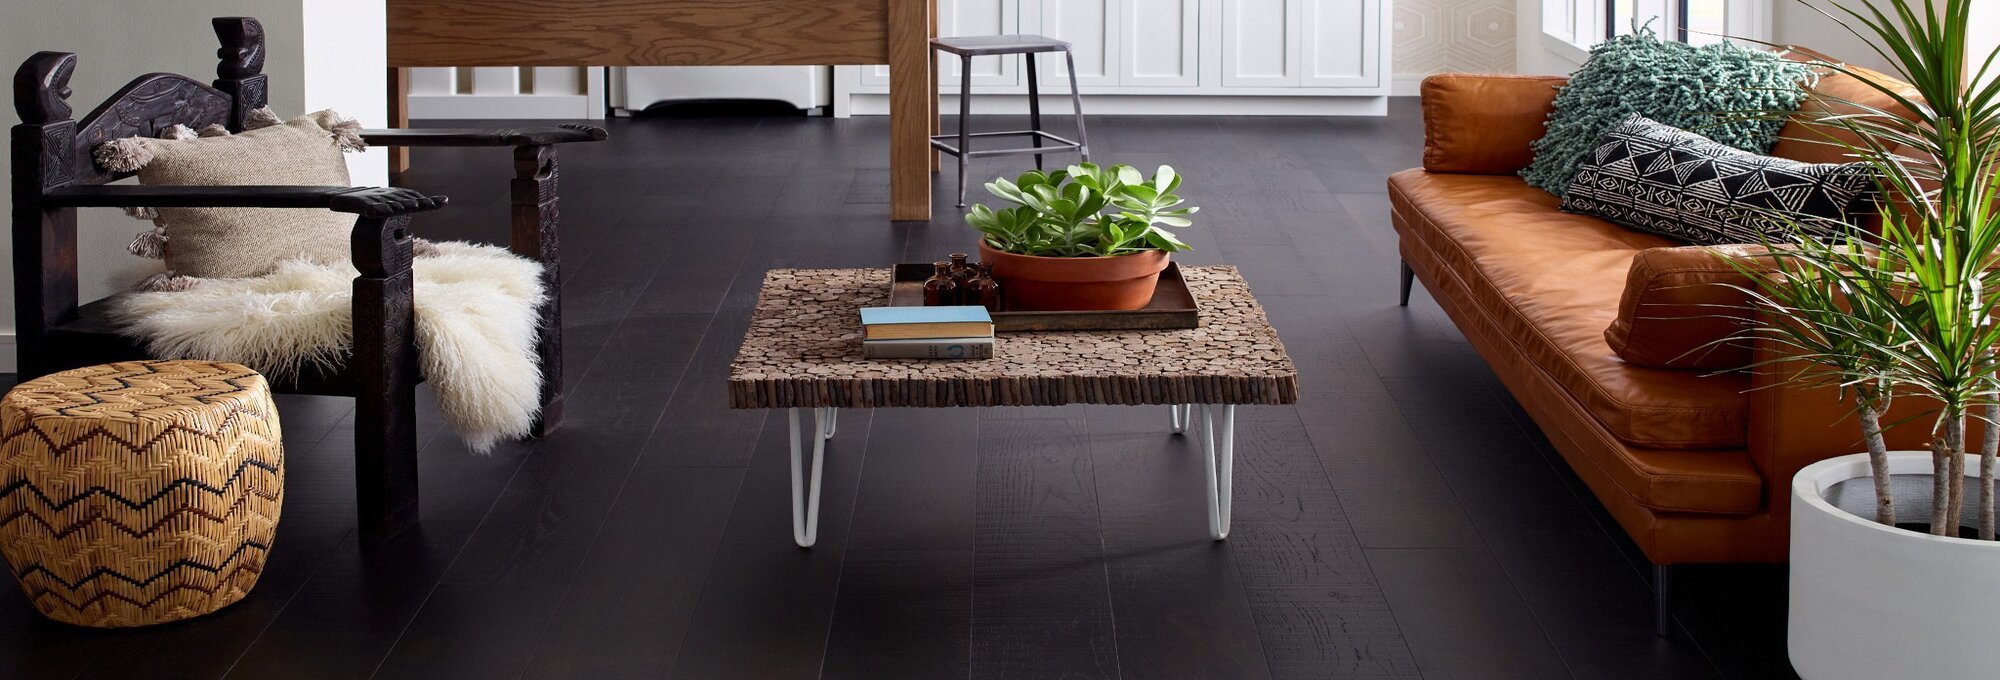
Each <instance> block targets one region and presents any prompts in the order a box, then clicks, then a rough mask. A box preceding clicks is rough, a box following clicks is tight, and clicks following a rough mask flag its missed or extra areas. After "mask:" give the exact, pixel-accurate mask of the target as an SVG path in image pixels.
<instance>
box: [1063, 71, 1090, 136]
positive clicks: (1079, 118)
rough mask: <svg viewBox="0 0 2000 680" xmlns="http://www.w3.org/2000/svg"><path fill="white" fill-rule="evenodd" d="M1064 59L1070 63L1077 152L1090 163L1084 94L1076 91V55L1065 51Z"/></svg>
mask: <svg viewBox="0 0 2000 680" xmlns="http://www.w3.org/2000/svg"><path fill="white" fill-rule="evenodd" d="M1063 59H1065V60H1068V61H1069V103H1070V106H1072V107H1074V108H1075V109H1076V143H1077V145H1078V146H1077V147H1076V152H1077V153H1079V154H1082V155H1083V160H1084V161H1085V162H1089V161H1090V133H1087V132H1084V131H1083V93H1081V92H1078V91H1077V89H1076V54H1074V53H1072V52H1070V51H1069V50H1063Z"/></svg>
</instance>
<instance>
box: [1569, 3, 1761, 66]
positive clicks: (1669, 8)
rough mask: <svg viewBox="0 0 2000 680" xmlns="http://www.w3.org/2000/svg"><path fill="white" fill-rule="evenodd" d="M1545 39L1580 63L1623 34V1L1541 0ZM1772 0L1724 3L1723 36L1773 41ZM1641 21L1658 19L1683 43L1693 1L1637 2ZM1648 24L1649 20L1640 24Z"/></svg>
mask: <svg viewBox="0 0 2000 680" xmlns="http://www.w3.org/2000/svg"><path fill="white" fill-rule="evenodd" d="M1541 1H1542V28H1541V33H1542V35H1541V39H1542V43H1543V44H1544V46H1546V47H1548V48H1549V49H1550V50H1552V51H1554V52H1556V53H1557V54H1560V55H1563V56H1565V57H1568V58H1569V59H1571V60H1573V61H1576V62H1579V63H1581V62H1582V61H1583V60H1584V59H1585V58H1588V57H1589V55H1590V48H1592V47H1595V46H1596V45H1597V44H1598V43H1599V42H1603V41H1605V40H1609V39H1610V38H1611V37H1613V36H1615V35H1618V27H1617V25H1616V19H1615V17H1616V15H1617V12H1616V11H1615V9H1614V8H1615V4H1616V3H1617V1H1618V0H1541ZM1772 1H1773V0H1725V2H1726V3H1727V4H1726V6H1725V12H1726V16H1725V19H1724V23H1725V25H1726V28H1725V29H1724V33H1725V34H1726V35H1729V36H1731V37H1732V38H1743V39H1747V40H1752V41H1768V40H1770V39H1771V11H1772V10H1771V3H1772ZM1633 2H1634V4H1635V9H1636V11H1637V12H1638V13H1639V15H1640V16H1641V17H1648V16H1650V17H1656V18H1654V19H1653V21H1654V22H1655V23H1654V26H1655V29H1656V30H1658V31H1659V33H1660V34H1661V35H1665V36H1669V37H1671V38H1673V39H1676V40H1680V41H1683V42H1685V41H1687V39H1688V38H1689V37H1691V36H1690V35H1689V34H1688V29H1687V24H1688V5H1689V0H1633ZM1641 23H1644V19H1642V20H1641Z"/></svg>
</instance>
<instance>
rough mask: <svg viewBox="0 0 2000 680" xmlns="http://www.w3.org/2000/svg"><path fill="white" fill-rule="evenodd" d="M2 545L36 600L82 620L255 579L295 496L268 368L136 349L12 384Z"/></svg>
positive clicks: (162, 606) (181, 608) (143, 614)
mask: <svg viewBox="0 0 2000 680" xmlns="http://www.w3.org/2000/svg"><path fill="white" fill-rule="evenodd" d="M0 431H4V433H3V434H0V553H4V554H5V555H6V557H7V564H8V566H9V567H11V570H12V573H13V574H14V577H15V578H16V579H18V580H19V581H20V582H21V588H22V589H23V590H25V591H26V592H27V596H28V600H29V601H30V602H33V603H34V605H35V607H36V608H37V609H39V610H40V611H41V612H42V613H43V614H44V615H47V616H48V617H49V618H51V619H55V620H57V621H62V622H64V623H71V624H76V625H82V626H97V627H125V626H144V625H149V624H155V623H165V622H168V621H176V620H180V619H185V618H189V617H193V616H200V615H202V614H206V613H209V612H212V611H215V610H217V609H220V608H222V607H225V606H228V605H229V604H231V603H233V602H235V601H237V600H240V599H242V598H243V596H244V595H245V594H248V593H249V592H250V588H251V587H252V586H255V585H256V584H257V577H258V575H259V574H260V573H262V572H263V570H264V558H265V554H266V553H268V552H269V551H270V549H271V539H272V537H273V535H274V534H276V532H277V527H278V511H279V508H280V507H281V505H282V504H283V500H284V447H283V443H282V441H281V437H280V436H279V430H278V411H277V408H276V406H275V405H274V404H272V402H271V391H270V388H269V386H268V385H266V384H265V382H264V377H263V376H261V375H258V374H257V373H256V372H255V371H251V370H250V369H248V368H244V367H242V366H239V365H236V364H230V363H217V362H205V361H132V362H121V363H115V364H105V365H102V366H92V367H89V368H79V369H76V370H73V371H64V372H61V373H55V374H52V375H48V376H44V377H41V378H36V379H34V380H30V381H28V382H25V383H22V384H21V385H20V386H18V387H15V388H14V389H13V390H12V391H10V392H8V393H7V396H6V397H5V398H4V399H0Z"/></svg>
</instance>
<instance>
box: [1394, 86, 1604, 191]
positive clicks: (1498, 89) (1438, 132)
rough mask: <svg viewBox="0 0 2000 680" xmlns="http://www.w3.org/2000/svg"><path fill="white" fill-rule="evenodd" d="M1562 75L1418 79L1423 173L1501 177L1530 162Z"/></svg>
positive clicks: (1552, 108) (1518, 169)
mask: <svg viewBox="0 0 2000 680" xmlns="http://www.w3.org/2000/svg"><path fill="white" fill-rule="evenodd" d="M1567 82H1569V79H1568V78H1567V77H1564V76H1512V75H1481V74H1456V73H1453V74H1441V75H1435V76H1431V77H1429V78H1425V79H1424V83H1423V87H1422V91H1421V93H1422V96H1423V109H1424V169H1425V170H1429V171H1431V172H1452V173H1461V174H1472V175H1506V174H1512V173H1514V172H1518V171H1520V169H1521V168H1525V167H1528V162H1529V161H1531V160H1533V159H1534V156H1535V154H1534V151H1532V150H1531V149H1529V146H1528V145H1529V144H1531V143H1533V142H1534V141H1535V140H1537V139H1541V137H1542V135H1544V134H1546V133H1547V127H1546V121H1547V120H1548V117H1549V112H1550V111H1553V110H1555V101H1556V88H1558V87H1561V86H1562V85H1563V84H1564V83H1567Z"/></svg>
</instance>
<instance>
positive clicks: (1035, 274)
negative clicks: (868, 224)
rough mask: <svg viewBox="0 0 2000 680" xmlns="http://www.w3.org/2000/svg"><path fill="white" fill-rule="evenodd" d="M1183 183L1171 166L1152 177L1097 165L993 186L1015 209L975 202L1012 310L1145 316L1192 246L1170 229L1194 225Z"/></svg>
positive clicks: (975, 219)
mask: <svg viewBox="0 0 2000 680" xmlns="http://www.w3.org/2000/svg"><path fill="white" fill-rule="evenodd" d="M1180 184H1181V177H1180V175H1178V174H1175V173H1174V169H1173V168H1171V167H1168V166H1165V165H1162V166H1160V168H1159V169H1158V170H1156V171H1154V172H1153V176H1152V177H1150V178H1149V177H1146V176H1145V175H1144V174H1142V173H1140V172H1139V171H1138V170H1137V169H1134V168H1133V167H1132V166H1129V165H1114V166H1111V167H1109V168H1102V167H1098V166H1096V165H1093V164H1091V163H1084V164H1081V165H1072V166H1069V167H1068V168H1065V169H1063V170H1057V171H1055V172H1046V173H1045V172H1042V171H1040V170H1035V171H1031V172H1028V173H1025V174H1022V175H1021V176H1020V177H1019V178H1016V179H1015V180H1014V181H1011V182H1010V181H1007V180H1006V179H1005V178H1001V179H996V180H993V181H991V182H988V183H986V190H987V191H988V192H990V193H992V194H993V195H994V196H998V197H1000V198H1001V199H1003V200H1005V201H1007V202H1009V203H1012V204H1014V207H1011V208H1004V209H1001V210H994V209H991V208H988V207H986V206H984V205H976V204H975V205H973V206H972V209H971V212H969V213H967V214H966V215H965V221H966V223H967V224H970V225H972V227H973V228H974V229H977V230H979V233H980V239H979V257H980V259H981V260H982V261H985V262H990V263H992V264H993V276H994V278H996V279H999V280H1000V290H1001V291H1002V294H1003V296H1004V297H1005V299H1006V304H1007V308H1008V309H1010V310H1027V311H1039V310H1105V309H1138V308H1141V307H1144V306H1146V303H1147V302H1149V301H1151V300H1152V299H1153V288H1154V285H1155V284H1157V283H1158V282H1159V279H1160V272H1161V271H1162V270H1165V269H1166V268H1167V261H1168V260H1167V258H1168V253H1172V252H1176V251H1181V250H1186V249H1187V244H1186V243H1182V242H1181V240H1180V239H1179V238H1177V237H1175V236H1174V234H1173V232H1171V231H1168V230H1167V229H1165V228H1164V227H1185V226H1188V224H1189V223H1190V222H1189V220H1188V218H1187V216H1188V215H1190V214H1193V213H1194V212H1195V211H1196V210H1198V208H1194V207H1185V208H1184V207H1181V204H1182V203H1183V201H1182V199H1181V197H1180V196H1178V195H1176V194H1175V193H1174V190H1175V189H1177V188H1179V187H1180Z"/></svg>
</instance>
